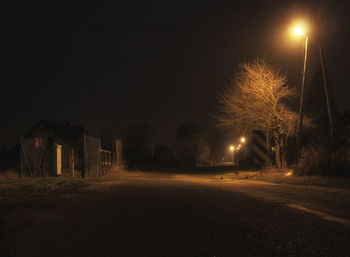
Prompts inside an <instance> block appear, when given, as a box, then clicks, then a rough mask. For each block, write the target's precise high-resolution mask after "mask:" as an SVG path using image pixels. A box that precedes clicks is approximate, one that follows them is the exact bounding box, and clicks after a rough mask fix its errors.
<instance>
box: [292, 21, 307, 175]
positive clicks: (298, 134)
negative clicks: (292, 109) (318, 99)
mask: <svg viewBox="0 0 350 257" xmlns="http://www.w3.org/2000/svg"><path fill="white" fill-rule="evenodd" d="M294 34H295V35H297V36H304V38H305V42H304V43H305V46H304V67H303V73H302V80H301V91H300V104H299V114H298V121H297V130H296V153H295V165H296V167H295V168H297V166H298V158H299V150H300V145H301V133H302V127H303V116H304V87H305V76H306V61H307V50H308V42H309V36H308V34H307V33H306V32H305V31H304V30H303V29H302V28H300V27H296V28H294Z"/></svg>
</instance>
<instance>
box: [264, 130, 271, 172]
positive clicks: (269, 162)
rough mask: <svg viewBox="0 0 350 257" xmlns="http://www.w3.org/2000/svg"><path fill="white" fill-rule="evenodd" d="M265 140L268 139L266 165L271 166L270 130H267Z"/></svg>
mask: <svg viewBox="0 0 350 257" xmlns="http://www.w3.org/2000/svg"><path fill="white" fill-rule="evenodd" d="M265 140H266V160H265V161H266V163H265V165H266V166H267V167H268V166H271V139H270V131H269V130H266V131H265Z"/></svg>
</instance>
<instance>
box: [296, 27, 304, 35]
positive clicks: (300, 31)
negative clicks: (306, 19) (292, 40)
mask: <svg viewBox="0 0 350 257" xmlns="http://www.w3.org/2000/svg"><path fill="white" fill-rule="evenodd" d="M294 34H295V35H297V36H303V35H305V33H304V31H303V30H302V29H301V28H299V27H296V28H294Z"/></svg>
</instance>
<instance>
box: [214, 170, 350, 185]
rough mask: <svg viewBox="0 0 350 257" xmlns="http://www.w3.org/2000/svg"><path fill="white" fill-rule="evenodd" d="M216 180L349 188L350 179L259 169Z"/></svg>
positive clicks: (222, 176)
mask: <svg viewBox="0 0 350 257" xmlns="http://www.w3.org/2000/svg"><path fill="white" fill-rule="evenodd" d="M215 179H216V180H220V181H232V180H251V181H264V182H269V183H275V184H289V185H300V186H319V187H329V188H341V189H350V179H348V178H342V177H324V176H320V175H314V176H293V175H292V171H291V170H288V169H286V170H283V171H281V170H277V169H275V170H268V171H264V172H260V171H239V173H238V174H237V173H236V172H232V173H231V172H229V173H225V174H222V175H217V176H215Z"/></svg>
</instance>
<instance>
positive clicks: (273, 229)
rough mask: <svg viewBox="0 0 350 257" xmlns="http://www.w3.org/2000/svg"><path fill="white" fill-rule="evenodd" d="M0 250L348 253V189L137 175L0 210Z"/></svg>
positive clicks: (5, 252) (14, 252)
mask: <svg viewBox="0 0 350 257" xmlns="http://www.w3.org/2000/svg"><path fill="white" fill-rule="evenodd" d="M1 220H2V224H1V227H2V234H3V238H1V247H2V249H1V253H0V254H1V255H2V256H13V257H14V256H33V257H40V256H45V257H47V256H49V257H50V256H53V257H54V256H64V257H68V256H75V257H78V256H84V257H88V256H99V257H101V256H150V257H151V256H152V257H156V256H162V257H166V256H181V257H185V256H211V257H213V256H216V257H218V256H341V257H346V256H350V191H349V190H340V189H326V188H318V187H305V186H286V185H275V184H269V183H263V182H254V181H246V180H240V181H232V182H231V181H220V180H213V179H211V178H209V176H206V177H203V176H181V175H178V176H169V175H167V176H163V175H161V174H157V175H140V174H135V175H133V176H128V177H125V178H123V179H116V180H111V181H108V182H105V183H103V184H100V185H94V186H91V187H89V188H87V189H86V190H83V191H82V192H77V193H74V194H62V195H55V196H48V197H45V198H40V199H35V200H30V201H26V202H25V203H21V204H19V205H15V206H12V207H10V208H7V209H6V210H3V213H2V218H1Z"/></svg>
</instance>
